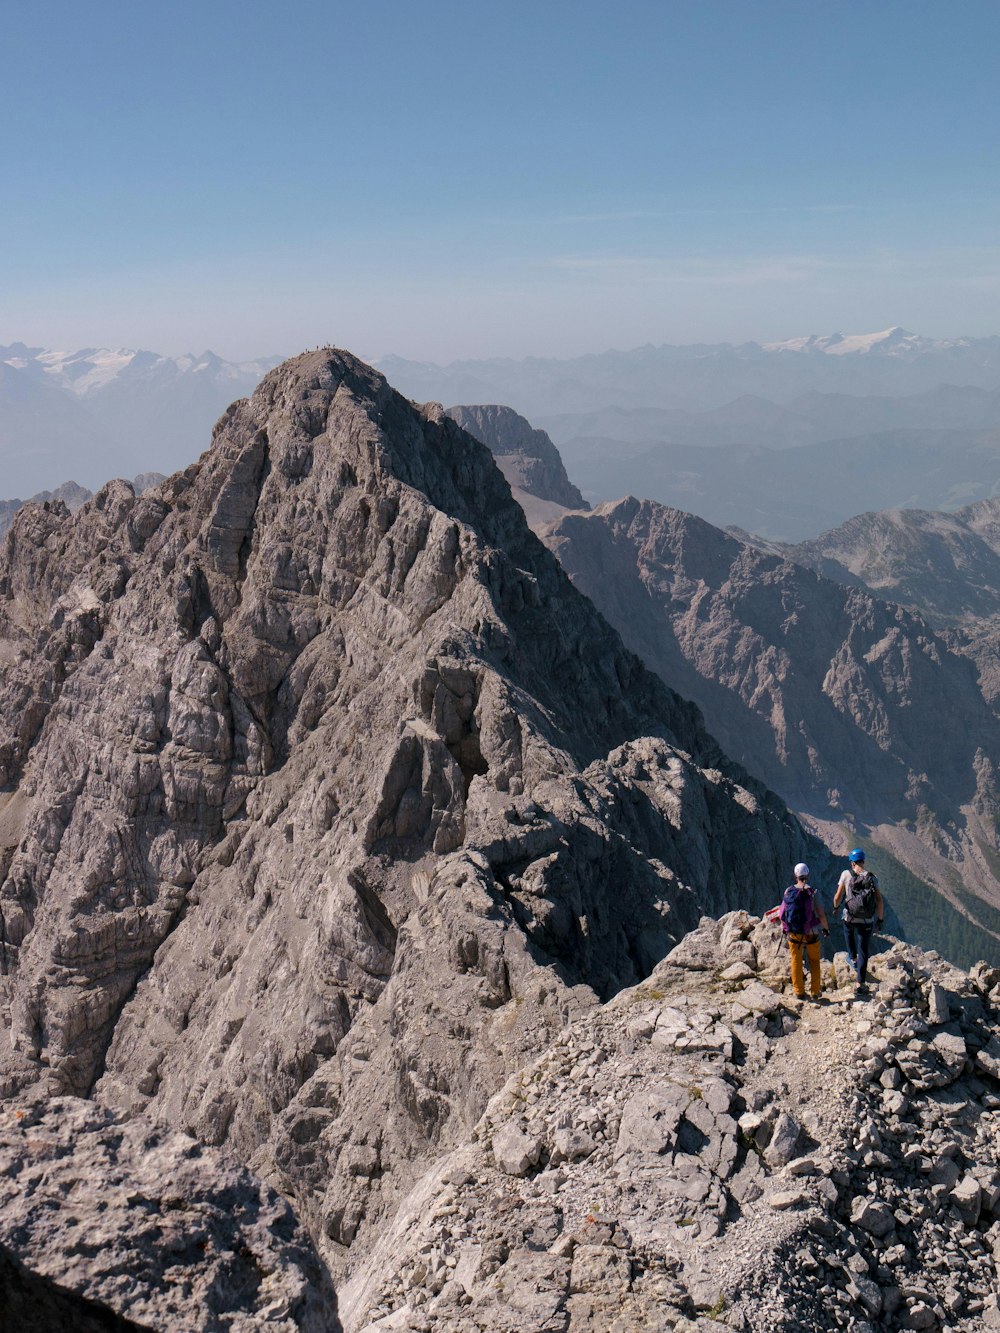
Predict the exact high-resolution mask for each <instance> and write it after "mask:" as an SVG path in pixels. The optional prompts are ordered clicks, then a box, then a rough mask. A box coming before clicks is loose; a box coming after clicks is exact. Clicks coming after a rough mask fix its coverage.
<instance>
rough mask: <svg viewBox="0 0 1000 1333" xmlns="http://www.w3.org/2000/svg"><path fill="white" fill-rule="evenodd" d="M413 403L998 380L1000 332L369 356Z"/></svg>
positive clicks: (663, 396) (717, 394) (559, 404)
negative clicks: (446, 358) (449, 357)
mask: <svg viewBox="0 0 1000 1333" xmlns="http://www.w3.org/2000/svg"><path fill="white" fill-rule="evenodd" d="M376 364H377V365H378V367H379V369H380V370H382V371H383V372H385V373H387V374H389V375H390V376H391V377H392V378H393V379H394V380H395V382H396V383H397V384H398V385H399V386H400V388H401V389H402V390H403V392H404V393H407V394H409V395H410V396H411V397H413V398H416V399H418V400H421V401H425V400H427V399H435V400H437V401H439V402H443V403H449V402H450V403H455V402H459V403H477V402H478V403H507V404H508V405H509V406H511V407H513V408H515V409H516V410H517V411H518V412H521V413H523V414H524V415H525V416H527V417H529V418H530V419H531V420H532V421H535V422H536V423H539V424H542V425H545V426H546V428H547V429H549V430H550V432H551V433H552V435H553V438H554V439H555V440H556V443H557V444H560V445H561V443H562V441H561V439H560V438H559V436H558V434H557V433H556V432H555V431H553V430H552V429H551V425H550V424H549V423H547V422H546V421H545V420H544V418H546V417H551V416H553V415H555V414H558V413H575V412H592V411H599V410H602V409H603V408H606V407H610V406H620V407H626V408H627V407H665V408H682V409H684V410H686V411H689V412H703V411H707V410H710V409H712V408H718V407H724V406H725V405H726V404H727V403H730V402H732V401H733V400H734V399H736V398H739V397H741V396H742V395H744V394H751V395H755V396H757V397H761V398H766V399H770V400H771V401H773V402H775V403H779V404H787V403H790V402H792V400H794V399H796V398H799V397H801V396H802V395H803V394H807V393H809V392H813V391H815V392H818V393H835V394H836V393H846V394H851V395H861V396H865V395H873V394H874V395H888V396H890V397H896V396H900V395H909V394H919V393H923V392H925V391H926V390H927V389H928V388H929V387H933V386H935V385H937V384H951V385H958V386H960V387H974V388H980V389H988V390H995V389H997V388H1000V337H989V338H954V339H935V338H923V337H920V336H918V335H916V334H912V333H908V332H907V331H906V330H905V329H900V328H892V329H886V330H884V331H883V332H881V333H870V334H840V333H835V334H830V335H828V336H825V337H809V338H796V339H792V340H790V341H788V342H783V343H769V344H765V345H762V344H760V343H755V342H749V343H742V344H740V345H738V346H737V345H734V344H732V343H714V344H693V345H691V346H681V347H677V346H669V345H668V346H662V347H653V346H646V347H636V348H633V349H632V350H630V351H609V352H602V353H600V354H597V355H588V356H580V357H574V358H571V359H568V360H555V359H551V358H541V357H528V358H526V359H524V360H522V361H514V360H509V359H500V358H496V359H493V360H483V361H455V362H452V363H451V364H450V365H448V366H438V365H434V364H432V363H430V362H418V361H407V360H404V359H403V358H401V357H396V356H389V357H384V358H383V359H382V360H380V361H378V362H377V363H376Z"/></svg>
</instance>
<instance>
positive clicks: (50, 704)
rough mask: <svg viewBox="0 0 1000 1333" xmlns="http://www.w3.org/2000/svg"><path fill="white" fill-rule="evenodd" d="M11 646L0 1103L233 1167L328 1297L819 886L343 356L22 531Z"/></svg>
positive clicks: (478, 488) (236, 407)
mask: <svg viewBox="0 0 1000 1333" xmlns="http://www.w3.org/2000/svg"><path fill="white" fill-rule="evenodd" d="M0 660H2V661H3V662H4V668H5V669H4V673H3V678H2V685H0V784H2V785H0V913H2V922H0V925H2V931H0V946H2V947H0V1004H2V1008H0V1012H2V1016H3V1025H4V1029H5V1037H4V1043H3V1046H4V1049H3V1051H2V1054H0V1075H2V1078H3V1089H4V1091H5V1092H6V1093H7V1094H8V1095H11V1096H14V1095H16V1096H19V1097H21V1096H24V1095H25V1094H26V1091H27V1090H29V1089H32V1088H36V1089H44V1090H46V1091H47V1093H48V1094H52V1093H59V1094H66V1095H69V1096H71V1097H90V1098H92V1099H94V1100H96V1102H97V1103H99V1104H100V1105H101V1106H102V1107H104V1108H106V1109H107V1110H109V1111H111V1112H113V1113H115V1114H116V1115H119V1116H125V1117H128V1118H131V1119H133V1120H136V1119H142V1120H144V1121H145V1120H150V1121H155V1122H165V1123H167V1124H170V1125H172V1126H174V1127H176V1128H177V1129H179V1130H181V1131H183V1132H184V1133H186V1134H188V1135H189V1136H191V1137H193V1138H195V1139H197V1140H199V1141H200V1142H202V1143H204V1144H209V1145H212V1146H220V1147H223V1148H224V1149H225V1150H227V1151H228V1152H230V1153H233V1154H235V1155H236V1156H237V1157H239V1158H240V1159H241V1161H242V1162H243V1163H244V1164H250V1165H251V1166H252V1167H253V1169H254V1170H255V1171H256V1172H258V1173H259V1174H262V1175H263V1176H264V1177H265V1178H266V1180H267V1181H268V1183H269V1184H271V1185H273V1186H274V1187H276V1188H277V1189H279V1190H280V1192H281V1193H282V1194H283V1195H284V1196H285V1197H286V1198H287V1199H289V1200H291V1202H292V1204H293V1206H294V1207H295V1208H296V1209H297V1211H298V1213H299V1216H300V1218H301V1220H302V1222H303V1223H304V1225H305V1226H306V1227H307V1228H308V1230H309V1232H310V1234H311V1235H312V1237H313V1240H314V1242H315V1243H316V1244H317V1245H318V1246H319V1247H320V1249H321V1250H322V1252H323V1255H324V1257H325V1258H326V1260H327V1261H328V1262H329V1263H330V1264H331V1265H332V1267H333V1268H334V1270H335V1272H336V1273H337V1274H343V1273H346V1272H347V1271H349V1270H350V1269H351V1268H352V1267H353V1266H354V1265H355V1264H356V1262H357V1256H358V1255H359V1254H360V1253H361V1252H362V1251H364V1250H365V1248H366V1246H367V1244H368V1241H369V1240H370V1238H371V1236H372V1235H374V1234H375V1231H376V1230H377V1229H378V1227H379V1225H380V1224H381V1223H382V1222H383V1221H384V1219H385V1218H386V1217H388V1216H389V1215H391V1213H392V1211H393V1209H394V1208H395V1206H396V1203H397V1201H398V1199H399V1198H401V1197H402V1195H403V1194H404V1193H405V1192H406V1190H407V1189H408V1188H409V1187H410V1185H411V1184H412V1183H413V1182H414V1181H415V1180H416V1179H417V1178H418V1177H419V1176H420V1174H421V1173H422V1171H423V1169H424V1166H425V1164H426V1162H427V1160H428V1158H429V1156H431V1155H433V1154H435V1153H437V1152H439V1151H441V1149H442V1148H443V1147H447V1146H448V1145H449V1144H451V1143H454V1142H458V1141H459V1140H460V1139H461V1137H462V1136H463V1135H464V1134H466V1133H467V1132H468V1130H469V1129H470V1128H471V1126H472V1125H473V1124H474V1123H475V1121H476V1120H477V1119H478V1117H479V1115H480V1114H481V1112H482V1109H483V1107H484V1106H485V1104H486V1101H487V1100H488V1098H489V1096H491V1095H492V1094H493V1092H495V1091H496V1089H497V1088H498V1087H499V1086H500V1085H501V1084H502V1083H503V1081H504V1079H505V1078H506V1077H507V1075H508V1074H509V1073H510V1072H511V1071H512V1070H513V1069H515V1068H517V1067H518V1066H519V1065H520V1064H521V1063H523V1060H524V1058H525V1057H526V1055H527V1054H529V1053H531V1052H534V1051H536V1050H537V1049H538V1046H539V1044H540V1043H541V1042H542V1041H544V1040H545V1039H546V1037H547V1035H549V1034H551V1033H553V1032H554V1031H556V1030H558V1029H559V1028H560V1027H561V1026H562V1024H563V1023H564V1022H565V1021H567V1018H568V1016H569V1015H570V1014H572V1013H582V1012H585V1011H586V1010H587V1009H588V1008H590V1007H593V1006H595V1005H596V1004H598V1002H599V1001H600V999H601V998H602V997H605V996H609V995H612V994H614V993H615V992H616V991H618V990H619V989H620V988H621V987H622V986H627V985H629V984H634V983H635V982H637V981H638V980H640V979H641V978H642V977H643V976H645V975H646V974H648V972H649V971H650V970H651V969H652V968H653V967H654V966H655V965H656V963H657V961H658V960H659V959H660V958H662V956H663V955H664V953H666V952H667V951H668V950H669V949H670V948H671V947H672V945H673V944H675V943H676V942H677V941H678V940H679V939H680V938H681V936H682V935H683V934H684V932H685V931H686V930H687V929H689V928H690V927H691V926H692V925H694V924H695V922H696V921H697V919H698V917H699V915H700V914H701V912H702V911H703V910H704V909H705V907H706V906H708V905H711V906H712V907H713V908H714V909H715V910H720V909H723V908H728V907H735V906H737V905H744V904H746V903H747V902H749V903H751V905H753V904H754V903H756V905H757V906H758V907H760V906H763V905H764V902H763V899H764V898H765V897H768V898H769V897H770V896H771V893H772V886H773V885H775V884H778V883H780V882H783V881H784V880H785V878H786V877H787V873H788V867H789V866H790V865H792V864H793V863H794V862H795V861H796V860H799V859H802V857H803V856H807V857H808V859H809V860H810V862H811V863H813V864H816V865H822V864H824V857H825V852H824V850H823V849H822V848H821V847H820V846H819V845H818V844H817V843H815V842H814V841H813V840H811V839H809V838H808V837H807V835H806V834H805V833H804V831H803V830H802V829H801V827H800V826H799V825H798V824H797V823H796V821H795V820H794V819H793V818H792V817H791V816H790V815H789V814H788V812H787V810H786V809H785V807H784V806H783V805H782V804H781V802H780V801H779V800H777V798H775V797H774V796H772V795H771V794H770V793H769V792H767V791H766V790H765V789H764V788H763V787H761V786H760V785H759V784H758V783H756V782H754V781H753V780H751V779H750V778H748V777H747V775H746V774H745V773H744V772H743V771H742V770H741V769H739V768H738V767H736V766H735V765H733V764H732V763H730V762H729V761H728V760H727V759H726V758H725V757H724V756H723V755H722V753H721V752H720V751H719V749H718V747H717V745H716V744H715V743H714V741H712V740H711V738H710V737H709V736H708V735H706V733H705V732H704V730H703V728H702V725H701V721H700V717H699V714H698V712H697V710H696V709H695V708H694V707H693V706H692V705H690V704H687V703H685V702H683V701H682V700H681V699H679V698H678V697H677V696H676V695H675V694H674V693H673V692H672V691H671V690H670V689H668V688H667V687H666V686H665V685H663V684H662V683H661V682H660V681H659V680H657V678H656V677H654V676H652V675H651V674H650V673H649V672H648V671H647V670H646V669H645V668H644V667H643V666H642V665H641V663H640V662H639V660H638V659H637V658H636V657H634V656H633V655H632V654H631V653H630V652H628V651H627V650H626V649H625V648H624V646H623V645H622V642H621V640H620V639H619V637H618V635H617V634H616V633H615V631H613V630H612V629H611V628H610V627H609V626H608V625H607V623H606V622H605V621H604V620H603V619H602V618H601V617H600V615H599V614H598V613H597V612H596V611H595V610H594V608H593V607H592V606H591V604H590V603H589V602H588V601H587V600H586V599H585V598H584V597H583V596H582V595H581V594H580V593H578V592H577V591H576V590H575V589H574V587H573V585H572V584H571V583H570V581H569V579H568V578H567V577H566V575H565V574H564V573H563V572H562V570H561V569H560V568H559V566H558V564H557V563H556V561H555V560H554V558H553V557H552V556H551V555H550V554H549V553H548V552H547V551H546V550H545V548H544V547H543V546H542V544H541V543H540V542H539V541H538V540H537V539H536V538H535V536H534V535H533V534H532V533H531V531H530V530H529V528H528V526H527V523H526V521H525V518H524V515H523V513H522V511H521V509H520V508H519V506H518V505H517V504H516V503H515V502H514V500H513V499H512V497H511V493H510V489H509V487H508V485H507V483H506V482H505V480H504V478H503V476H502V474H501V473H500V471H499V469H498V468H497V466H496V464H495V462H494V460H493V457H492V456H491V454H490V452H489V451H488V450H487V449H486V448H485V447H484V446H483V445H481V444H479V443H478V442H477V441H476V440H474V439H473V438H472V437H471V436H470V435H468V434H467V433H466V432H465V431H463V430H462V429H461V428H460V427H459V426H458V425H457V424H456V423H455V422H454V421H452V420H451V419H450V418H448V417H446V416H445V414H444V413H443V412H442V411H441V409H439V408H437V407H433V406H432V407H429V408H418V407H416V406H415V405H414V404H412V403H410V402H408V401H407V400H406V399H404V398H402V397H401V396H400V395H399V394H397V393H396V392H395V391H394V390H392V389H391V388H390V386H389V385H388V384H387V383H386V381H385V380H384V378H383V377H382V376H381V375H379V374H378V373H377V372H375V371H373V370H372V369H371V368H370V367H368V366H366V365H364V363H362V362H360V361H358V360H357V359H356V358H354V357H352V356H351V355H350V354H348V353H346V352H339V351H335V350H331V349H325V350H323V351H320V352H312V353H308V354H306V355H304V356H301V357H298V358H296V359H294V360H293V361H291V362H288V363H286V364H285V365H284V366H282V367H280V368H278V369H277V370H275V371H273V372H272V373H271V374H269V375H268V376H266V377H265V379H264V380H263V381H262V382H261V384H260V385H259V387H258V388H257V390H256V391H255V392H254V394H253V395H252V396H251V397H250V398H248V399H242V400H240V401H238V402H236V403H234V404H233V405H232V406H231V407H230V408H229V409H228V411H227V412H226V413H225V414H224V415H223V416H222V418H221V419H220V421H219V422H218V424H217V426H216V429H215V432H214V436H213V440H212V445H211V447H210V448H209V449H208V451H207V452H206V453H205V454H204V455H203V456H202V457H201V459H200V460H199V461H198V462H197V463H193V464H192V465H191V466H190V467H188V468H187V469H186V470H185V471H183V472H180V473H177V474H176V475H174V476H173V477H171V478H169V479H168V480H167V481H165V482H164V483H163V484H162V485H161V486H159V487H158V488H156V489H155V490H153V491H151V492H149V493H148V494H146V495H143V496H136V495H135V493H134V491H133V489H132V487H130V486H129V485H127V484H126V483H123V482H113V483H110V484H109V485H108V486H106V487H104V488H103V489H102V490H101V491H99V492H98V493H97V494H96V495H95V496H94V497H93V499H92V500H90V501H89V502H88V503H87V504H85V505H84V506H83V507H82V508H81V509H80V510H78V511H77V513H75V514H71V513H70V512H69V511H68V509H66V508H65V507H64V506H62V505H58V504H54V505H49V506H48V507H47V508H46V507H45V506H38V505H29V506H27V507H26V508H25V509H23V510H22V511H20V512H19V513H18V514H17V516H16V518H15V520H14V523H13V526H12V528H11V531H10V533H9V534H8V536H7V538H6V540H5V542H4V544H3V547H2V548H0Z"/></svg>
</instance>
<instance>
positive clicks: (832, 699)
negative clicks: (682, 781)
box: [543, 499, 1000, 904]
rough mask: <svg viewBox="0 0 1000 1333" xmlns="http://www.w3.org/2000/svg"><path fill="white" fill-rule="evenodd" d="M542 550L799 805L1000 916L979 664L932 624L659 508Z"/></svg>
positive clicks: (995, 738)
mask: <svg viewBox="0 0 1000 1333" xmlns="http://www.w3.org/2000/svg"><path fill="white" fill-rule="evenodd" d="M543 535H544V537H545V540H546V542H547V543H548V545H549V546H550V548H551V549H552V550H553V551H554V552H555V553H556V555H558V557H559V559H560V561H561V563H562V565H563V567H564V568H565V569H566V571H567V572H568V573H569V574H570V576H571V578H572V579H573V581H574V582H575V583H576V584H577V586H578V587H579V588H580V589H581V590H582V591H583V592H585V593H586V594H587V595H588V596H589V597H590V598H592V599H593V601H594V603H595V604H596V605H597V606H598V607H599V608H600V609H601V610H602V611H603V613H604V614H605V615H606V616H607V617H608V619H609V620H610V621H611V623H612V624H613V625H615V626H616V628H617V629H618V630H619V631H620V633H621V634H622V636H623V638H624V639H625V641H626V642H627V643H628V644H629V645H630V647H632V648H633V649H635V650H636V651H637V652H638V653H639V654H640V655H641V656H642V658H643V659H644V661H645V662H646V663H647V665H648V666H650V667H651V668H652V669H653V670H655V671H657V672H658V673H659V674H660V675H661V676H662V677H663V678H664V679H667V680H670V681H671V682H673V684H674V685H675V687H676V688H677V689H679V690H680V691H681V692H682V693H684V694H685V695H687V696H688V697H690V698H692V699H694V700H695V701H696V702H697V703H698V704H699V706H700V707H701V709H702V711H703V712H704V715H705V717H706V719H707V723H708V726H709V728H710V730H711V731H712V732H713V734H714V735H716V736H717V737H718V738H719V740H720V742H721V744H722V745H723V747H724V748H725V749H726V750H727V752H728V753H730V754H732V755H734V756H735V757H736V758H738V759H739V761H740V762H741V763H744V764H745V765H746V766H747V768H749V769H750V770H751V771H753V772H756V773H760V774H761V776H762V777H764V779H765V780H766V781H767V782H768V783H769V784H770V785H771V786H772V787H774V788H775V790H777V791H779V792H781V794H782V795H783V796H784V797H785V799H786V800H787V801H789V803H790V804H791V805H793V806H794V807H795V808H797V809H799V810H801V811H803V812H806V813H808V814H809V815H811V816H813V817H816V818H819V819H821V820H825V821H830V822H837V823H841V824H842V823H848V824H853V825H854V827H855V828H869V829H871V828H873V827H876V826H882V827H883V828H884V829H892V828H898V829H900V830H901V833H900V834H899V836H898V838H897V839H896V841H895V842H894V850H895V851H896V854H897V855H898V856H901V857H902V858H903V859H904V860H909V862H910V864H912V865H913V866H914V869H915V870H916V872H917V873H918V874H919V875H920V876H921V878H926V877H928V876H930V877H933V878H934V879H935V881H936V882H937V883H938V884H939V885H940V887H941V888H942V889H943V890H944V891H945V892H951V891H952V888H953V882H954V878H955V874H954V867H955V865H956V863H958V864H961V867H962V877H963V879H964V882H965V886H966V887H969V888H971V887H975V888H977V889H978V890H979V892H980V893H981V894H983V895H984V896H985V897H986V898H987V899H988V900H990V901H992V902H993V903H994V904H996V903H1000V885H998V884H997V881H996V878H995V869H994V867H995V865H996V859H995V858H996V854H997V850H998V849H997V838H996V827H995V816H996V815H997V813H998V811H1000V804H998V800H1000V796H998V788H997V779H996V773H995V769H994V758H993V757H994V756H995V755H996V754H997V753H1000V726H998V721H997V719H996V716H995V715H994V713H993V712H992V711H991V710H990V708H989V707H988V706H987V704H986V702H985V701H984V699H983V695H982V692H981V690H980V688H979V685H978V682H977V679H976V672H975V670H974V669H973V667H972V664H971V663H969V662H968V661H967V660H966V659H965V657H963V656H961V655H959V654H958V653H956V652H954V651H952V650H951V648H950V647H949V645H948V644H947V643H946V642H945V641H944V640H943V639H942V638H941V637H940V636H938V635H936V634H935V633H934V631H933V630H932V629H931V628H930V627H929V626H928V625H927V624H926V623H925V622H924V621H923V620H921V619H920V618H919V617H918V616H916V615H914V614H912V613H911V612H908V611H905V610H903V609H902V608H900V607H898V606H894V605H892V604H890V603H886V602H884V601H882V600H880V599H878V598H876V597H874V596H872V595H871V594H870V593H868V592H866V591H862V590H860V589H857V588H845V587H843V586H841V585H840V584H837V583H834V582H831V581H829V580H827V579H824V578H822V577H820V576H818V575H817V574H815V573H814V572H813V571H811V570H808V569H805V568H804V567H802V566H800V565H797V564H795V563H794V562H793V561H791V560H788V559H782V558H780V557H779V556H776V555H768V554H765V553H764V552H762V551H759V550H756V549H754V548H752V547H749V546H747V545H746V544H744V543H741V542H738V541H737V540H735V539H734V538H733V537H730V536H728V535H726V534H725V533H722V532H720V531H719V530H718V529H716V528H713V527H711V525H709V524H707V523H705V522H703V521H702V520H701V519H698V518H695V517H694V516H692V515H690V514H684V513H682V512H681V511H680V510H676V509H669V508H667V507H666V506H663V505H658V504H656V503H654V502H653V501H639V500H634V499H626V500H622V501H619V502H617V503H615V504H606V505H601V506H599V507H598V508H597V509H596V510H594V511H593V512H592V513H590V514H579V515H567V516H566V517H565V518H563V519H562V520H560V521H559V522H558V523H556V524H553V525H551V526H549V527H548V528H546V529H544V530H543ZM942 718H947V719H948V721H947V727H946V728H943V727H942ZM846 836H850V834H847V835H846ZM854 836H855V838H857V836H858V834H857V833H855V834H854ZM886 836H888V834H886ZM843 850H844V851H845V852H846V850H847V846H844V848H843ZM935 859H936V860H937V865H936V866H935V864H934V861H935Z"/></svg>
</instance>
